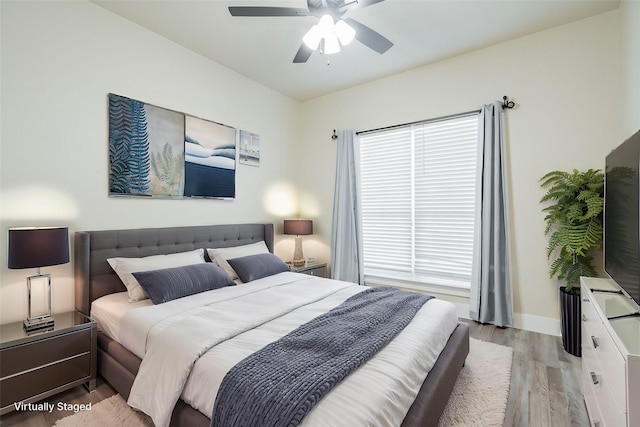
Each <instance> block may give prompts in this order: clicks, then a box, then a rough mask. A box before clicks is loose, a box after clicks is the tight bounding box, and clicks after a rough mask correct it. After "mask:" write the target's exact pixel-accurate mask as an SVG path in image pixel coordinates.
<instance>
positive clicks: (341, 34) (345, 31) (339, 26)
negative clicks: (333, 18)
mask: <svg viewBox="0 0 640 427" xmlns="http://www.w3.org/2000/svg"><path fill="white" fill-rule="evenodd" d="M335 29H336V34H337V35H338V40H340V43H341V44H342V46H346V45H348V44H349V43H351V42H352V41H353V38H354V37H355V36H356V30H354V29H353V28H351V26H350V25H349V24H347V23H346V22H344V21H338V22H336V26H335Z"/></svg>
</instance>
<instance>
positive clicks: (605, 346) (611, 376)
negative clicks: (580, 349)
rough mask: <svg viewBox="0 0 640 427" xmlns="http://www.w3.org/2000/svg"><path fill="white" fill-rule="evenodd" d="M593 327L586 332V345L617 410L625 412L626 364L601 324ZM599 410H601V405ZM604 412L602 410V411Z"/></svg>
mask: <svg viewBox="0 0 640 427" xmlns="http://www.w3.org/2000/svg"><path fill="white" fill-rule="evenodd" d="M590 326H593V327H592V328H589V330H588V332H589V333H588V336H587V340H588V341H587V345H588V346H589V347H590V348H591V349H592V350H593V354H594V356H595V359H596V360H597V363H598V366H597V367H594V369H598V371H599V374H600V375H601V376H602V377H603V378H604V379H605V380H604V382H605V383H606V384H607V385H608V387H609V388H610V389H611V392H612V394H613V396H614V398H615V401H616V403H617V405H618V408H619V409H620V410H621V411H622V412H625V413H626V412H627V396H626V389H627V383H626V363H625V360H624V357H623V356H622V354H620V351H619V350H618V348H617V347H616V346H615V344H614V343H613V340H612V339H611V336H610V335H609V334H608V333H607V332H606V330H605V327H604V325H603V324H600V325H598V326H596V325H590ZM600 406H601V409H602V405H600ZM603 412H604V410H603Z"/></svg>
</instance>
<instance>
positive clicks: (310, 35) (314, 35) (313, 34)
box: [302, 25, 322, 50]
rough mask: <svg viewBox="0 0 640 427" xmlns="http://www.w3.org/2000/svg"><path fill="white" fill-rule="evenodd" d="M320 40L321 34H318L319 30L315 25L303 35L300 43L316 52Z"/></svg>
mask: <svg viewBox="0 0 640 427" xmlns="http://www.w3.org/2000/svg"><path fill="white" fill-rule="evenodd" d="M321 39H322V34H321V32H320V28H318V26H317V25H314V26H313V27H311V29H309V31H307V34H305V35H304V37H303V38H302V41H303V42H304V44H306V45H307V47H308V48H309V49H311V50H316V49H317V48H318V45H319V44H320V40H321Z"/></svg>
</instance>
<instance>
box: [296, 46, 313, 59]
mask: <svg viewBox="0 0 640 427" xmlns="http://www.w3.org/2000/svg"><path fill="white" fill-rule="evenodd" d="M312 53H313V49H311V48H310V47H308V46H307V45H306V44H304V43H302V45H301V46H300V49H298V53H296V56H295V58H293V63H294V64H302V63H305V62H307V60H308V59H309V58H310V57H311V54H312Z"/></svg>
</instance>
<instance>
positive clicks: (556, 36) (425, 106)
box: [298, 11, 637, 332]
mask: <svg viewBox="0 0 640 427" xmlns="http://www.w3.org/2000/svg"><path fill="white" fill-rule="evenodd" d="M618 25H619V16H618V11H613V12H610V13H606V14H602V15H598V16H596V17H593V18H589V19H585V20H582V21H579V22H575V23H572V24H569V25H564V26H561V27H557V28H554V29H551V30H548V31H544V32H540V33H537V34H533V35H530V36H527V37H523V38H520V39H517V40H513V41H510V42H507V43H503V44H499V45H496V46H493V47H489V48H486V49H483V50H480V51H476V52H473V53H469V54H466V55H462V56H458V57H455V58H451V59H448V60H444V61H440V62H438V63H436V64H433V65H429V66H425V67H422V68H418V69H415V70H412V71H409V72H405V73H402V74H398V75H394V76H392V77H389V78H386V79H382V80H379V81H375V82H372V83H369V84H365V85H362V86H358V87H354V88H351V89H348V90H344V91H342V92H339V93H335V94H332V95H329V96H325V97H323V98H319V99H315V100H312V101H309V102H306V103H305V104H304V118H306V121H303V123H302V124H301V127H300V130H299V131H300V132H301V133H302V134H303V135H304V136H303V137H302V138H300V140H301V141H302V145H301V146H300V148H299V149H300V155H304V156H305V157H308V158H310V159H315V161H314V162H310V163H307V162H305V163H304V164H301V167H300V170H299V171H298V175H299V176H300V177H301V182H300V187H301V206H302V207H301V209H302V210H303V212H304V209H305V208H306V207H307V206H310V209H311V210H310V211H309V212H308V214H307V215H308V216H311V217H316V218H317V220H316V222H317V223H318V230H319V232H320V233H321V236H318V237H317V239H318V240H321V239H322V240H321V241H320V242H317V243H316V244H315V247H314V250H316V251H317V252H318V256H319V257H321V256H322V257H328V242H329V241H330V229H331V209H332V197H333V183H334V180H333V171H334V168H335V143H334V142H332V141H331V139H330V135H331V132H332V129H356V130H366V129H372V128H378V127H381V126H387V125H393V124H399V123H406V122H411V121H414V120H420V119H427V118H431V117H438V116H443V115H447V114H452V113H457V112H463V111H469V110H473V109H477V108H479V107H480V106H481V105H482V104H484V103H488V102H492V101H494V100H496V99H501V98H502V96H503V95H508V96H509V97H511V98H512V99H513V100H515V101H516V103H517V104H518V107H517V109H514V110H512V111H507V113H506V128H507V146H508V174H509V178H510V183H511V191H510V198H511V202H510V205H509V213H510V216H511V229H512V234H511V245H512V254H513V258H512V265H513V272H514V289H513V303H514V311H515V314H516V325H517V326H520V327H525V328H529V329H534V330H535V329H537V330H543V331H548V332H554V331H558V332H559V329H556V328H557V319H558V318H559V309H558V303H557V300H558V298H557V286H558V284H557V283H555V282H553V281H551V280H550V279H549V278H548V275H547V269H548V262H547V260H546V257H545V254H546V251H545V248H546V240H545V237H544V235H543V230H544V224H543V217H544V216H543V214H542V212H541V211H540V208H541V206H540V204H539V203H538V201H539V199H540V197H541V196H542V194H543V193H542V191H541V190H540V188H539V185H538V179H539V178H540V177H541V176H542V175H543V174H545V173H546V172H548V171H550V170H554V169H563V170H571V169H573V168H577V169H587V168H602V167H603V166H604V165H603V163H604V157H605V154H606V153H607V152H609V151H610V150H611V149H612V148H613V147H615V146H616V145H617V144H618V143H620V142H621V141H620V131H619V120H618V116H619V114H620V106H619V103H618V102H616V100H617V99H618V94H619V89H620V86H619V77H618V76H619V70H618V64H619V63H620V55H619V51H620V42H619V31H618ZM636 78H637V77H636ZM302 168H304V170H303V169H302ZM307 202H308V203H309V204H308V205H307Z"/></svg>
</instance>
